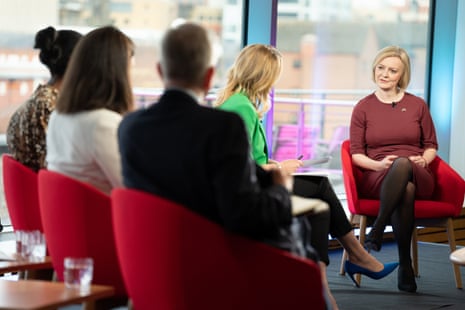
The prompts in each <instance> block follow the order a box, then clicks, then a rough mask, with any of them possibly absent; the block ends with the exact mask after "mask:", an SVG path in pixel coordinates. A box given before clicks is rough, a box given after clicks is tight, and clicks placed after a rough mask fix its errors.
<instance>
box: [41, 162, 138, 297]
mask: <svg viewBox="0 0 465 310" xmlns="http://www.w3.org/2000/svg"><path fill="white" fill-rule="evenodd" d="M38 188H39V201H40V210H41V216H42V223H43V226H44V233H45V236H46V238H47V246H48V250H49V252H50V256H51V258H52V262H53V267H54V269H55V272H56V276H57V279H58V280H59V281H63V260H64V258H65V257H67V256H72V257H92V258H93V260H94V275H93V280H92V283H95V284H102V285H111V286H113V287H115V291H116V297H117V298H119V300H121V301H122V302H123V303H126V304H127V292H126V288H125V286H124V281H123V276H122V274H121V271H120V267H119V263H118V258H117V256H116V247H115V239H114V234H113V222H112V220H111V219H112V216H111V199H110V196H109V195H106V194H104V193H103V192H101V191H99V190H97V189H96V188H94V187H93V186H91V185H89V184H87V183H83V182H80V181H78V180H75V179H73V178H70V177H68V176H66V175H63V174H60V173H57V172H53V171H49V170H40V171H39V179H38ZM141 275H142V274H141Z"/></svg>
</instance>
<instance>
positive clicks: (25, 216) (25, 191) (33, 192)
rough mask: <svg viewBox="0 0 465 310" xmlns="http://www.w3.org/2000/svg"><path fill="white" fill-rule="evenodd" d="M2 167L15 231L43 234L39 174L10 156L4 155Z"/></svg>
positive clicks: (6, 199) (8, 207)
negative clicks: (34, 231) (38, 185)
mask: <svg viewBox="0 0 465 310" xmlns="http://www.w3.org/2000/svg"><path fill="white" fill-rule="evenodd" d="M2 165H3V187H4V192H5V201H6V206H7V209H8V214H9V215H10V220H11V224H12V225H13V229H14V230H39V231H41V232H42V231H43V228H42V221H41V218H40V209H39V195H38V193H37V173H36V172H35V171H34V170H32V169H30V168H29V167H27V166H25V165H23V164H22V163H20V162H19V161H17V160H15V159H14V158H13V157H12V156H11V155H10V154H3V155H2Z"/></svg>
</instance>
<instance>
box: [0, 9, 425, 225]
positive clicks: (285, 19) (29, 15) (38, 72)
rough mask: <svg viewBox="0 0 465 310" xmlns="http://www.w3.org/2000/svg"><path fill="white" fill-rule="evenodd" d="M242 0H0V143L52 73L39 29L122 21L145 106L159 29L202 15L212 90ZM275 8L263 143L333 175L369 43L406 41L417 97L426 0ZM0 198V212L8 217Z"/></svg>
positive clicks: (234, 42) (152, 94)
mask: <svg viewBox="0 0 465 310" xmlns="http://www.w3.org/2000/svg"><path fill="white" fill-rule="evenodd" d="M252 1H253V2H254V4H256V2H257V1H258V2H260V1H264V2H265V3H267V4H266V5H268V3H272V2H273V1H274V0H249V1H245V2H246V3H249V2H252ZM243 2H244V1H242V0H44V1H37V0H15V1H9V0H0V7H1V8H2V9H1V10H0V147H2V149H3V151H5V147H4V146H5V139H4V133H5V128H6V125H7V122H8V120H9V118H10V116H11V114H12V113H13V111H14V110H15V109H16V108H17V107H18V106H19V105H20V104H21V103H22V102H24V100H26V99H27V98H28V97H29V96H30V94H31V93H32V92H33V90H34V89H35V87H37V85H38V84H39V83H45V82H46V81H47V79H48V77H49V75H48V72H47V70H46V68H45V66H43V65H42V64H41V63H40V62H39V60H38V58H37V51H36V50H33V49H32V46H33V41H34V34H35V33H36V32H37V31H38V30H39V29H42V28H44V27H46V26H49V25H52V26H55V27H56V28H58V29H63V28H70V29H75V30H78V31H80V32H82V33H86V32H88V31H89V30H91V29H93V28H94V27H96V26H100V25H105V24H113V25H115V26H117V27H119V28H120V29H121V30H123V31H124V32H125V33H127V34H128V35H129V36H130V37H131V38H132V39H133V40H134V41H135V42H136V45H137V49H136V61H135V67H134V68H133V70H132V74H133V85H134V91H135V93H136V98H137V104H138V105H139V106H145V105H147V104H150V103H151V102H153V101H154V100H155V99H156V97H157V96H158V95H159V94H160V92H161V87H162V84H161V81H160V79H159V77H158V76H157V74H156V70H155V64H156V61H157V57H158V50H157V47H158V42H159V39H160V38H161V35H162V34H163V32H164V30H165V29H167V27H170V26H171V25H173V24H176V23H179V22H182V21H184V20H192V21H196V22H200V23H202V24H204V25H205V26H206V27H207V28H208V29H209V30H210V34H211V36H212V39H213V41H214V44H215V56H216V59H217V74H216V76H215V81H214V89H213V90H212V93H211V95H210V98H213V97H214V96H215V89H216V88H218V87H221V86H222V85H223V84H224V81H225V73H226V70H227V69H228V68H229V66H230V65H231V64H232V62H233V60H234V57H235V56H236V55H237V53H238V51H239V50H240V48H241V42H242V38H241V35H242V28H243V27H242V20H243V17H244V16H243V12H244V11H246V10H244V7H243V6H244V4H243ZM270 5H271V4H270ZM277 8H278V12H277V25H276V29H277V36H276V42H277V47H278V49H280V51H281V52H282V53H283V55H284V63H285V68H284V72H283V75H282V78H281V79H280V80H279V81H278V83H277V85H276V89H275V97H274V110H273V113H274V114H273V137H272V141H270V142H271V143H269V144H270V146H272V153H273V156H274V157H275V158H276V159H285V158H291V157H296V156H299V155H301V154H302V155H304V156H305V158H320V157H329V158H330V161H329V162H327V163H325V164H320V165H316V166H314V167H313V168H312V169H316V170H324V172H325V173H328V174H329V175H330V176H331V179H332V180H336V181H335V182H338V180H339V181H340V163H339V162H340V161H339V158H338V155H339V144H340V142H341V140H343V139H345V138H347V135H348V132H347V128H348V125H349V120H350V113H351V110H352V108H353V106H354V104H355V103H356V102H357V101H358V100H359V99H360V98H362V97H363V96H365V95H367V94H369V93H370V92H372V91H373V90H374V85H373V83H372V81H371V73H370V70H371V62H372V59H373V57H374V55H375V53H376V51H377V50H379V49H380V48H382V47H384V46H386V45H390V44H396V45H400V46H402V47H403V48H405V49H406V50H407V51H408V52H409V54H410V56H411V58H412V69H413V76H412V81H411V84H410V87H409V89H408V90H409V91H411V92H413V93H415V94H418V95H421V96H423V94H424V92H425V90H424V85H425V79H426V76H425V74H426V67H427V66H426V58H427V44H428V26H429V20H428V19H429V11H430V1H429V0H370V1H365V0H278V6H277ZM254 18H255V17H254ZM256 18H259V17H258V16H257V17H256ZM248 30H249V31H257V29H248ZM258 30H260V29H258ZM261 30H262V31H263V29H261ZM0 180H1V178H0ZM0 188H3V186H1V187H0ZM339 188H340V187H339ZM339 188H338V189H339ZM0 195H2V191H0ZM0 198H1V199H0V201H1V202H2V205H1V206H0V217H1V218H2V222H3V223H6V224H7V223H8V219H7V218H6V217H7V213H6V210H5V207H4V202H3V197H0Z"/></svg>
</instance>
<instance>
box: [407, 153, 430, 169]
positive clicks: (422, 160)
mask: <svg viewBox="0 0 465 310" xmlns="http://www.w3.org/2000/svg"><path fill="white" fill-rule="evenodd" d="M408 159H410V160H411V161H412V162H413V163H415V164H417V165H419V166H420V167H423V168H424V167H426V166H428V162H427V161H426V158H424V157H423V156H421V155H417V156H409V158H408Z"/></svg>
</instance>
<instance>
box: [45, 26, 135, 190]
mask: <svg viewBox="0 0 465 310" xmlns="http://www.w3.org/2000/svg"><path fill="white" fill-rule="evenodd" d="M133 56H134V43H133V42H132V41H131V39H129V38H128V37H127V36H126V35H125V34H124V33H122V32H121V31H120V30H118V29H117V28H115V27H112V26H105V27H101V28H98V29H95V30H93V31H91V32H89V33H88V34H87V35H85V36H84V37H83V38H82V39H81V41H80V42H79V44H78V46H77V47H76V50H75V52H74V53H73V55H72V58H71V61H70V65H69V69H68V72H67V74H66V76H65V79H64V81H63V87H62V91H61V93H60V95H59V97H58V101H57V104H56V109H55V111H54V112H53V113H52V115H51V117H50V123H49V129H48V132H47V149H48V151H47V158H46V159H47V164H48V165H47V168H48V169H49V170H53V171H57V172H60V173H63V174H65V175H68V176H70V177H74V178H76V179H78V180H80V181H83V182H87V183H90V184H91V185H93V186H95V187H96V188H98V189H100V190H102V191H103V192H105V193H107V194H109V193H110V191H111V189H112V188H113V187H117V186H121V185H122V176H121V163H120V156H119V151H118V143H117V138H116V130H117V128H118V126H119V123H120V121H121V119H122V115H123V114H125V113H126V112H128V111H130V110H132V107H133V93H132V87H131V82H130V74H129V72H130V66H131V60H132V57H133Z"/></svg>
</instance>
